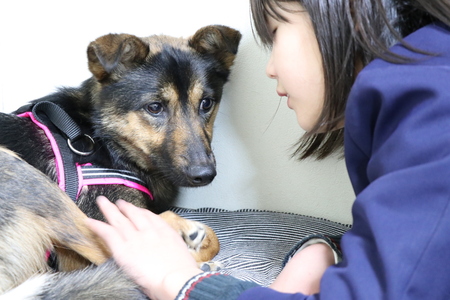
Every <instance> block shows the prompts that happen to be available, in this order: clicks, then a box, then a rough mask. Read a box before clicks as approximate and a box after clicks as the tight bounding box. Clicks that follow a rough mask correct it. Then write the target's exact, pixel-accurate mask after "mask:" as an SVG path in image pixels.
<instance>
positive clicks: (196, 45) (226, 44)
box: [188, 25, 242, 71]
mask: <svg viewBox="0 0 450 300" xmlns="http://www.w3.org/2000/svg"><path fill="white" fill-rule="evenodd" d="M241 37H242V35H241V33H240V32H239V31H237V30H235V29H232V28H230V27H227V26H222V25H211V26H206V27H203V28H200V29H199V30H198V31H197V32H196V33H195V34H194V35H193V36H192V37H191V38H190V39H189V41H188V44H189V46H190V47H192V48H193V49H194V50H196V51H197V52H199V53H200V54H206V55H212V56H213V57H214V58H216V59H217V61H218V62H219V63H220V65H221V67H222V68H223V69H224V70H222V71H229V70H230V67H231V66H232V65H233V62H234V59H235V57H236V53H237V50H238V46H239V42H240V41H241Z"/></svg>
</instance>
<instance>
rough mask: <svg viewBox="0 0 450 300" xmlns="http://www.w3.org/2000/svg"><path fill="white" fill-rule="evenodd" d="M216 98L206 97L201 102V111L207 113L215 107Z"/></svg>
mask: <svg viewBox="0 0 450 300" xmlns="http://www.w3.org/2000/svg"><path fill="white" fill-rule="evenodd" d="M213 106H214V100H213V99H211V98H205V99H203V100H202V102H200V111H201V112H203V113H207V112H209V111H210V110H211V108H213Z"/></svg>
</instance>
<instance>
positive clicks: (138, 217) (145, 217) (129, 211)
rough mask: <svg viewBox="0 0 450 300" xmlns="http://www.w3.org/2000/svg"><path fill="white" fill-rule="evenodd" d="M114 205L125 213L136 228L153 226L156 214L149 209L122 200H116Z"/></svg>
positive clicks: (142, 228)
mask: <svg viewBox="0 0 450 300" xmlns="http://www.w3.org/2000/svg"><path fill="white" fill-rule="evenodd" d="M116 205H117V207H118V208H119V210H120V212H121V213H122V214H123V215H125V216H126V217H127V218H128V220H129V221H130V222H131V223H133V225H134V226H135V227H136V228H137V229H138V230H144V229H148V228H154V227H155V222H157V218H158V216H157V215H156V214H154V213H153V212H151V211H150V210H148V209H143V208H139V207H136V206H134V205H133V204H131V203H128V202H126V201H124V200H118V201H117V202H116Z"/></svg>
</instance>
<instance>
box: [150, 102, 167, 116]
mask: <svg viewBox="0 0 450 300" xmlns="http://www.w3.org/2000/svg"><path fill="white" fill-rule="evenodd" d="M146 110H147V111H148V112H149V113H150V114H152V115H154V116H157V115H160V114H161V113H162V112H163V110H164V107H163V105H162V104H161V103H160V102H153V103H150V104H149V105H147V107H146Z"/></svg>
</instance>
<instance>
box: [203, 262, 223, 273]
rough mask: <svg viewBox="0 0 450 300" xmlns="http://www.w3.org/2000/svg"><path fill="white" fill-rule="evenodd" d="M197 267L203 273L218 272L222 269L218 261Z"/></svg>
mask: <svg viewBox="0 0 450 300" xmlns="http://www.w3.org/2000/svg"><path fill="white" fill-rule="evenodd" d="M199 267H200V269H201V270H202V271H204V272H211V271H220V270H221V269H223V265H222V264H221V263H220V262H218V261H208V262H204V263H201V264H200V265H199Z"/></svg>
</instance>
